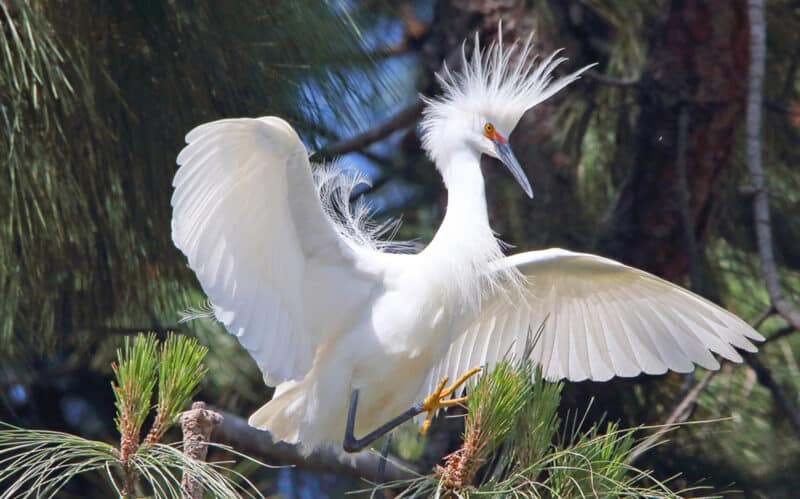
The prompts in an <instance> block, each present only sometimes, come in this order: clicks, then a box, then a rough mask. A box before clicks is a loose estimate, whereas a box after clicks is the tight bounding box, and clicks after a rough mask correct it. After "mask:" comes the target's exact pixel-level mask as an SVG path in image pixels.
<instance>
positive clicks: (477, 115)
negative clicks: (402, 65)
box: [421, 29, 593, 163]
mask: <svg viewBox="0 0 800 499" xmlns="http://www.w3.org/2000/svg"><path fill="white" fill-rule="evenodd" d="M500 33H501V34H500V36H499V38H498V40H497V42H496V43H493V44H491V45H490V46H489V48H488V49H486V50H484V49H481V47H480V43H479V41H478V34H477V33H476V34H475V44H474V49H473V51H472V56H471V57H470V58H468V57H467V51H466V46H465V45H462V50H461V58H462V69H461V70H460V71H458V72H452V71H450V69H449V68H448V67H447V64H446V63H445V65H444V68H443V69H442V71H441V72H440V73H437V74H436V77H437V79H438V81H439V83H440V84H441V86H442V90H443V94H442V95H441V96H439V97H436V98H427V97H423V99H424V101H425V103H426V104H427V107H426V108H425V110H424V111H423V120H422V125H421V128H422V146H423V147H424V148H425V150H426V151H427V153H428V156H429V157H430V158H431V159H432V160H433V161H434V162H437V163H438V160H440V159H441V156H442V154H444V153H446V152H447V151H448V148H449V146H450V145H451V144H450V143H451V142H452V140H451V139H452V131H453V129H454V127H456V129H458V128H459V127H460V128H463V127H464V126H473V127H476V129H480V127H482V126H483V124H484V122H491V123H493V124H494V126H495V128H496V129H497V130H498V132H499V133H500V134H501V135H503V136H505V137H508V136H509V135H510V134H511V132H512V131H513V130H514V128H515V127H516V126H517V123H518V122H519V120H520V118H522V115H523V114H525V112H526V111H528V110H529V109H530V108H532V107H533V106H535V105H537V104H539V103H540V102H542V101H544V100H546V99H548V98H549V97H551V96H552V95H554V94H555V93H556V92H558V91H559V90H561V89H562V88H564V87H565V86H567V85H569V84H570V83H572V82H573V81H575V80H576V79H578V78H579V77H580V75H581V73H583V72H584V71H586V70H587V69H589V68H590V67H592V66H593V65H589V66H586V67H584V68H581V69H579V70H577V71H575V72H574V73H572V74H569V75H566V76H562V77H561V78H557V79H554V77H553V71H554V70H555V69H556V68H557V67H558V66H559V65H560V64H561V63H562V62H564V61H566V60H567V59H566V58H565V57H558V54H559V53H560V50H556V51H555V52H553V53H552V54H550V55H549V56H548V57H546V58H545V59H544V60H541V61H539V60H538V58H537V57H536V56H532V55H531V52H532V50H533V44H532V40H533V34H531V35H530V36H529V37H528V38H527V40H526V41H525V43H524V44H522V45H521V46H520V45H519V44H518V43H514V44H512V45H511V47H510V48H507V49H506V48H505V47H504V46H503V38H502V29H501V30H500Z"/></svg>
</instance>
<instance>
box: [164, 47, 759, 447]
mask: <svg viewBox="0 0 800 499" xmlns="http://www.w3.org/2000/svg"><path fill="white" fill-rule="evenodd" d="M462 55H463V67H462V68H461V69H460V70H459V71H458V72H451V71H449V70H448V69H447V68H446V67H445V69H444V70H443V72H442V73H441V74H440V75H439V80H440V83H441V86H442V88H443V95H442V96H441V97H438V98H433V99H426V104H427V105H426V108H425V111H424V116H423V120H422V125H421V130H422V143H423V147H424V148H425V150H426V151H427V153H428V155H429V156H430V158H431V159H432V160H433V161H434V163H435V164H436V168H437V169H438V171H439V173H440V174H441V176H442V178H443V180H444V184H445V187H446V188H447V191H448V201H447V211H446V214H445V217H444V220H443V221H442V224H441V226H440V227H439V229H438V231H437V232H436V235H435V237H434V238H433V240H432V241H431V242H430V244H429V245H428V246H427V247H426V248H425V249H424V250H422V251H421V252H419V253H417V254H400V253H397V252H394V253H393V252H392V251H390V250H388V249H387V248H385V247H384V246H382V245H381V244H380V243H379V241H377V240H376V237H375V234H374V233H373V232H371V231H370V230H369V228H368V227H369V225H368V223H367V221H366V220H365V216H364V213H363V212H355V213H354V212H352V211H350V210H349V209H348V208H346V207H345V208H344V209H342V208H343V205H344V204H346V203H347V185H346V183H347V182H348V180H347V179H344V180H343V177H342V176H336V175H335V174H332V173H331V172H330V170H327V169H321V170H319V169H318V170H316V171H314V172H312V169H311V166H310V164H309V160H308V152H307V150H306V148H305V147H304V146H303V144H302V142H301V141H300V139H299V138H298V136H297V134H296V133H295V131H294V130H293V129H292V127H291V126H290V125H289V124H288V123H286V122H285V121H283V120H281V119H280V118H276V117H263V118H258V119H249V118H242V119H226V120H220V121H215V122H212V123H207V124H204V125H201V126H198V127H197V128H195V129H194V130H192V131H191V132H189V134H188V135H187V136H186V142H187V143H188V145H187V146H186V147H185V148H184V149H183V150H182V151H181V153H180V154H179V156H178V159H177V162H178V164H179V165H181V166H180V168H179V169H178V171H177V173H176V175H175V179H174V182H173V185H174V187H175V192H174V195H173V198H172V206H173V209H174V213H173V219H172V236H173V239H174V242H175V244H176V246H177V247H178V248H180V249H181V250H182V251H183V252H184V253H185V254H186V256H187V258H188V261H189V266H190V267H191V268H192V269H193V270H194V271H195V272H196V274H197V277H198V279H199V281H200V284H201V285H202V287H203V289H204V290H205V292H206V294H207V295H208V297H209V300H210V303H211V304H212V310H213V315H214V316H215V317H216V319H217V320H219V321H220V322H222V323H223V324H224V325H225V327H226V328H227V330H228V331H229V332H230V333H231V334H234V335H236V337H237V338H238V339H239V341H240V342H241V344H242V345H243V346H244V347H245V348H246V349H247V350H248V352H249V353H250V355H251V356H252V357H253V359H255V361H256V363H257V364H258V367H259V368H260V369H261V371H262V372H263V375H264V381H265V382H266V384H267V385H271V386H275V387H276V388H275V393H274V396H273V398H272V400H271V401H269V402H268V403H267V404H266V405H264V406H263V407H262V408H261V409H259V410H258V411H257V412H255V414H253V415H252V416H251V417H250V420H249V421H250V424H251V425H253V426H255V427H258V428H262V429H265V430H269V431H270V432H271V433H272V435H273V437H274V438H275V439H279V440H285V441H287V442H291V443H295V442H299V443H300V444H301V448H302V450H303V451H304V452H310V451H311V450H313V449H314V448H315V447H317V446H319V445H322V444H325V443H334V444H337V443H338V445H342V444H341V443H342V435H345V440H344V447H345V449H347V450H356V449H358V448H360V447H362V446H363V445H364V444H365V443H368V442H369V441H370V440H371V439H372V438H373V437H374V436H375V435H377V434H378V433H381V432H384V431H386V430H388V429H389V428H391V427H393V426H394V425H395V424H397V423H398V422H399V421H402V420H404V419H408V418H409V417H410V416H414V415H417V414H420V413H422V412H427V413H428V415H429V417H428V421H429V420H430V415H432V414H433V413H434V412H435V411H436V410H437V409H439V408H442V407H446V406H450V405H453V404H454V403H457V402H458V401H459V399H449V400H447V397H449V396H450V395H457V393H456V392H457V391H459V390H460V382H461V381H463V379H464V378H463V377H462V378H461V379H459V381H458V382H457V383H455V384H454V386H451V387H450V388H445V384H446V380H447V378H449V379H456V378H457V377H458V376H459V375H460V374H463V373H465V372H466V373H467V374H466V375H467V376H468V375H471V374H473V373H474V372H475V369H472V370H469V369H470V368H473V367H475V366H483V365H491V364H492V363H493V362H495V361H497V360H498V359H500V358H501V357H503V356H504V355H506V354H510V355H517V356H518V355H520V354H521V353H523V352H526V351H527V353H528V354H529V355H530V358H531V359H532V361H533V362H534V363H535V364H538V365H540V366H541V368H542V370H543V373H544V375H545V377H546V378H548V379H562V378H566V379H569V380H575V381H577V380H584V379H591V380H596V381H603V380H608V379H609V378H611V377H612V376H615V375H616V376H628V377H630V376H636V375H638V374H640V373H647V374H660V373H664V372H666V371H667V370H668V369H671V370H674V371H678V372H688V371H691V370H692V369H693V367H694V365H695V364H698V365H700V366H703V367H705V368H707V369H717V368H718V367H719V362H718V361H717V359H716V358H715V356H714V355H713V354H712V352H713V353H716V354H719V355H721V356H722V357H724V358H726V359H729V360H732V361H736V362H739V361H741V357H740V355H739V354H738V353H737V351H736V350H735V348H739V349H742V350H746V351H749V352H752V351H755V350H756V348H755V347H754V346H753V344H752V343H751V342H750V341H749V340H762V339H763V338H762V337H761V336H760V335H759V334H758V333H757V332H756V331H754V330H753V329H752V328H751V327H750V326H748V325H747V324H746V323H745V322H743V321H742V320H740V319H739V318H737V317H735V316H734V315H732V314H731V313H729V312H727V311H725V310H723V309H722V308H720V307H718V306H716V305H714V304H713V303H711V302H709V301H707V300H705V299H703V298H701V297H699V296H697V295H695V294H693V293H691V292H689V291H687V290H685V289H683V288H681V287H679V286H677V285H675V284H672V283H669V282H666V281H664V280H662V279H660V278H658V277H655V276H653V275H651V274H648V273H646V272H644V271H641V270H637V269H635V268H631V267H628V266H626V265H623V264H621V263H618V262H616V261H613V260H609V259H607V258H603V257H600V256H595V255H590V254H585V253H574V252H570V251H566V250H562V249H547V250H543V251H530V252H526V253H521V254H517V255H513V256H510V257H505V256H504V255H503V253H502V252H501V248H500V245H499V244H498V242H497V240H496V239H495V236H494V234H493V232H492V229H491V228H490V227H489V221H488V217H487V209H486V198H485V193H484V178H483V175H482V174H481V167H480V159H481V156H482V155H488V156H492V157H494V158H497V159H499V160H500V161H501V162H502V163H503V164H505V166H506V167H507V168H508V169H509V170H510V172H511V174H512V175H513V176H514V178H515V179H516V180H517V182H519V184H520V185H521V186H522V188H523V189H524V190H525V192H526V194H527V195H528V196H530V197H533V191H532V189H531V185H530V184H529V182H528V180H527V178H526V176H525V174H524V173H523V171H522V168H521V167H520V165H519V163H518V162H517V160H516V159H515V157H514V154H513V153H512V152H511V148H510V147H509V144H508V140H507V138H508V136H509V134H510V133H511V132H512V131H513V130H514V128H515V127H516V125H517V123H518V121H519V120H520V118H521V117H522V115H523V113H525V112H526V111H527V110H528V109H530V108H532V107H533V106H535V105H536V104H538V103H540V102H542V101H544V100H545V99H547V98H549V97H550V96H552V95H553V94H555V93H556V92H558V91H559V90H561V89H563V88H564V87H565V86H566V85H568V84H569V83H571V82H572V81H574V80H575V79H577V78H578V77H579V76H580V74H581V73H582V72H583V71H585V70H586V69H587V68H583V69H580V70H578V71H575V72H574V73H572V74H569V75H566V76H562V77H560V78H554V77H553V75H552V73H553V70H554V69H555V68H556V67H557V66H559V65H560V64H562V62H563V61H564V59H563V58H560V57H558V53H557V52H556V53H553V54H552V55H550V56H549V57H547V58H545V59H543V60H541V62H538V63H537V62H535V60H534V61H533V62H531V61H532V60H533V58H532V57H531V40H530V38H529V39H528V41H527V42H526V43H524V44H522V45H517V44H515V45H513V46H512V47H511V48H505V49H504V47H503V44H502V40H500V41H499V42H498V43H497V44H494V45H492V46H491V47H489V48H488V49H486V50H481V49H480V48H479V45H478V43H477V37H476V41H475V48H474V51H473V52H472V54H471V56H468V55H467V54H466V51H465V52H464V53H463V54H462ZM542 324H543V328H542V329H541V332H540V335H539V337H538V340H537V341H536V343H535V345H534V346H533V349H532V350H525V347H526V345H525V343H526V339H527V338H528V337H529V334H530V331H531V330H533V331H535V330H537V329H538V328H539V326H540V325H542ZM446 377H447V378H446ZM429 394H431V395H430V396H427V397H426V395H429ZM420 400H422V401H424V402H423V403H418V404H416V405H414V404H413V403H414V402H415V401H420ZM398 415H399V416H398ZM387 421H388V422H389V423H387ZM376 428H378V431H377V432H375V431H373V430H375V429H376ZM364 434H368V435H367V437H364V438H363V439H360V440H359V439H358V438H356V435H364ZM371 436H372V437H371Z"/></svg>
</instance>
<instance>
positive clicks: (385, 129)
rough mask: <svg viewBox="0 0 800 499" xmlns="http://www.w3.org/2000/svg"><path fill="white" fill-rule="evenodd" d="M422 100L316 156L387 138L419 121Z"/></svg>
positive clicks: (336, 153)
mask: <svg viewBox="0 0 800 499" xmlns="http://www.w3.org/2000/svg"><path fill="white" fill-rule="evenodd" d="M422 107H423V103H422V100H420V99H417V100H416V101H414V103H413V104H411V105H409V106H407V107H405V108H403V109H401V110H400V111H398V112H397V113H395V114H394V115H392V116H390V117H389V119H387V120H386V121H384V122H383V123H381V124H380V125H377V126H375V127H374V128H370V129H369V130H367V131H365V132H363V133H360V134H358V135H356V136H354V137H350V138H349V139H344V140H340V141H338V142H334V143H333V144H328V145H326V146H325V147H323V148H322V149H320V150H319V151H317V152H316V153H314V156H315V157H316V158H330V157H333V156H339V155H341V154H346V153H348V152H353V151H358V150H360V149H363V148H365V147H367V146H369V145H371V144H374V143H375V142H378V141H380V140H383V139H385V138H386V137H388V136H389V135H391V134H392V133H393V132H395V131H397V130H400V129H401V128H405V127H407V126H410V125H412V124H413V123H414V122H416V121H417V119H418V118H419V116H420V114H421V113H422Z"/></svg>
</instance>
